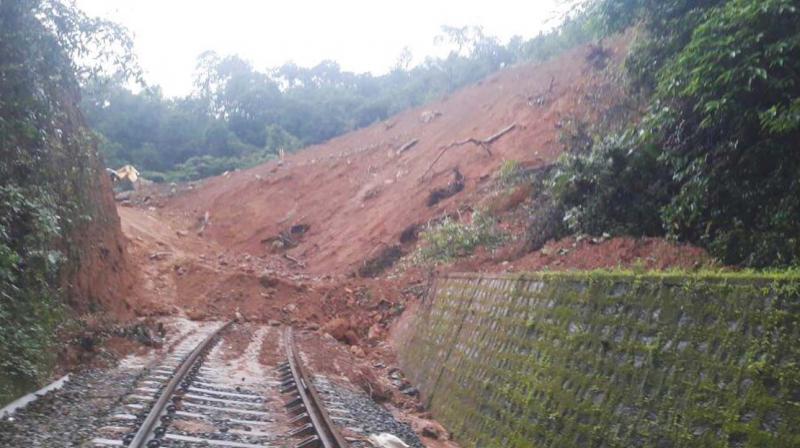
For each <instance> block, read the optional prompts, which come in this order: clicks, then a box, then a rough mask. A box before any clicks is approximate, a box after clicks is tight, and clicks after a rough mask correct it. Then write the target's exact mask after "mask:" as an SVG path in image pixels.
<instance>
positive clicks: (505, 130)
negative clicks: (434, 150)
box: [422, 123, 517, 178]
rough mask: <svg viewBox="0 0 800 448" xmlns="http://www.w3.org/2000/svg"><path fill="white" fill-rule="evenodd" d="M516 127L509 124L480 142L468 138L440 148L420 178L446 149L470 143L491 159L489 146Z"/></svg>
mask: <svg viewBox="0 0 800 448" xmlns="http://www.w3.org/2000/svg"><path fill="white" fill-rule="evenodd" d="M516 127H517V123H511V124H510V125H508V126H506V127H504V128H503V129H501V130H499V131H498V132H496V133H495V134H492V135H491V136H489V137H486V138H484V139H482V140H479V139H476V138H475V137H470V138H468V139H465V140H459V141H455V142H453V143H450V144H449V145H446V146H443V147H442V148H441V151H440V152H439V155H437V156H436V158H435V159H433V162H431V165H430V166H429V167H428V170H427V171H425V174H423V175H422V177H423V178H424V177H425V176H426V175H427V174H428V173H429V172H430V171H431V170H432V169H433V166H434V165H436V162H438V161H439V159H441V158H442V156H443V155H444V153H445V152H447V150H448V149H450V148H455V147H457V146H463V145H466V144H467V143H472V144H474V145H476V146H480V147H481V148H483V150H484V151H486V153H487V154H489V157H491V156H492V151H491V150H490V149H489V145H491V144H492V143H494V142H495V141H497V140H498V139H499V138H500V137H502V136H504V135H506V134H508V133H509V132H511V131H512V130H514V128H516Z"/></svg>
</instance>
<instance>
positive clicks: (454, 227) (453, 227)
mask: <svg viewBox="0 0 800 448" xmlns="http://www.w3.org/2000/svg"><path fill="white" fill-rule="evenodd" d="M505 240H506V235H504V234H503V233H502V232H500V231H499V230H498V229H497V226H496V225H495V222H494V218H493V217H492V216H491V215H488V214H486V213H483V212H480V211H475V212H473V213H472V219H471V220H470V222H468V223H467V222H462V221H461V220H456V219H454V218H452V217H450V216H445V217H444V219H442V220H441V221H439V222H437V223H436V224H432V225H429V226H428V228H427V229H425V230H424V231H422V232H421V233H420V241H421V242H420V244H419V246H418V248H417V250H416V251H415V252H414V254H413V256H412V259H413V261H414V262H415V263H418V264H426V263H442V262H448V261H453V260H455V259H456V258H461V257H465V256H467V255H470V254H472V253H473V252H474V251H475V249H477V248H478V247H479V246H485V247H488V248H493V247H496V246H498V245H500V244H501V243H502V242H503V241H505Z"/></svg>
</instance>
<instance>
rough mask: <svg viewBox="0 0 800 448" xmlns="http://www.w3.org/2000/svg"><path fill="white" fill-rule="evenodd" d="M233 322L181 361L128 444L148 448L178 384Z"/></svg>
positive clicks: (136, 447) (204, 341) (213, 334)
mask: <svg viewBox="0 0 800 448" xmlns="http://www.w3.org/2000/svg"><path fill="white" fill-rule="evenodd" d="M231 323H232V322H228V323H226V324H225V325H223V326H221V327H219V328H218V329H216V330H215V331H214V332H213V333H211V334H210V335H208V337H206V338H205V339H204V340H203V342H201V343H200V344H198V345H197V347H195V349H194V350H192V352H191V353H190V354H189V356H187V357H186V359H185V360H184V361H183V362H182V363H181V365H180V367H179V368H178V370H177V371H176V372H175V373H174V374H173V375H172V378H171V379H170V380H169V383H167V385H166V387H165V388H164V390H163V391H162V392H161V396H159V397H158V400H157V401H156V403H155V404H154V405H153V407H152V408H151V409H150V413H148V414H147V417H146V418H145V420H144V422H143V423H142V425H141V426H140V427H139V430H138V431H136V435H135V436H134V438H133V440H131V442H130V443H129V444H128V447H130V448H146V447H147V446H148V442H150V441H151V440H152V439H153V438H154V435H155V434H154V431H155V429H156V427H157V424H158V422H159V419H160V418H161V416H162V415H164V414H166V408H167V405H168V404H169V402H170V400H171V398H172V395H173V394H174V393H175V390H176V389H177V388H178V386H179V385H180V384H181V383H182V382H183V380H184V378H185V377H186V374H187V373H189V370H190V369H191V368H192V366H193V365H194V364H195V362H197V360H198V359H199V358H200V356H201V355H202V354H203V352H204V351H206V350H207V349H209V348H210V347H211V346H212V345H213V342H214V339H215V338H216V337H217V336H218V335H219V334H220V333H221V332H222V331H223V330H225V329H226V328H228V327H229V326H230V325H231Z"/></svg>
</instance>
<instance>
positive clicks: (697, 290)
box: [399, 273, 800, 448]
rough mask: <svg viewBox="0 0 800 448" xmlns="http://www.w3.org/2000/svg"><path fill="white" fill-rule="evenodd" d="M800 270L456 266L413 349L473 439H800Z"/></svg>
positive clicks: (415, 334) (414, 376) (741, 443)
mask: <svg viewBox="0 0 800 448" xmlns="http://www.w3.org/2000/svg"><path fill="white" fill-rule="evenodd" d="M799 290H800V278H798V277H796V276H793V277H792V276H789V277H787V276H771V277H770V276H746V275H727V276H726V275H712V276H682V275H668V274H662V275H655V274H654V275H626V274H612V273H590V274H566V273H565V274H556V273H542V274H526V275H516V276H499V277H487V276H479V275H469V274H460V275H450V276H448V277H445V278H440V279H438V280H437V282H436V284H435V287H434V289H433V291H432V293H431V294H430V296H429V297H427V298H426V299H425V302H424V303H423V305H422V307H421V308H420V310H419V313H418V315H417V317H416V318H415V321H414V322H413V323H412V324H411V331H409V332H408V334H407V335H406V337H405V338H403V339H402V341H401V346H400V348H399V353H400V359H401V363H402V365H403V367H404V369H405V372H406V374H407V375H408V376H409V378H410V379H411V380H412V381H413V382H415V383H416V384H417V386H418V388H419V389H420V391H421V392H422V394H423V398H424V399H425V400H426V401H427V403H428V404H429V406H430V408H431V410H432V412H433V414H434V415H435V416H436V417H437V418H438V419H440V420H441V421H442V422H443V423H444V424H445V425H447V426H448V427H449V429H451V430H452V431H453V432H454V433H455V434H456V435H457V438H458V439H459V441H460V442H461V443H462V444H463V445H464V446H472V447H481V448H483V447H557V448H563V447H639V446H641V447H800V323H799V322H798V316H800V292H799Z"/></svg>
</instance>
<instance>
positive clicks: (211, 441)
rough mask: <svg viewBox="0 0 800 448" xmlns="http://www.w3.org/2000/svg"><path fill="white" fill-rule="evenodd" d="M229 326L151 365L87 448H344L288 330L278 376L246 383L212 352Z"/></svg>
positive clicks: (196, 337)
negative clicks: (269, 391) (109, 447)
mask: <svg viewBox="0 0 800 448" xmlns="http://www.w3.org/2000/svg"><path fill="white" fill-rule="evenodd" d="M232 325H233V324H232V323H227V324H224V325H221V326H219V327H218V328H216V329H213V330H211V331H206V332H202V333H198V334H195V335H193V337H191V338H187V339H186V340H184V341H182V342H181V343H180V344H178V346H177V347H175V348H174V350H173V351H172V353H171V354H169V355H168V356H166V357H165V358H164V359H162V360H160V361H159V362H157V363H153V364H152V365H148V366H146V368H145V373H144V374H143V376H142V377H141V379H140V380H139V381H138V382H137V384H136V387H135V390H134V391H133V392H132V393H130V394H128V395H127V396H125V397H124V398H123V399H122V403H121V406H120V408H119V409H117V410H116V411H115V412H113V413H112V414H111V415H110V416H109V419H108V420H107V422H106V424H105V425H104V426H103V427H101V428H100V430H99V433H98V434H96V436H95V437H93V438H92V440H91V444H90V445H89V446H95V447H106V446H123V447H125V446H127V447H135V448H143V447H147V448H156V447H179V448H183V447H230V448H256V447H296V448H311V447H320V448H345V447H347V446H348V444H347V441H346V440H345V439H344V438H343V437H342V436H341V435H340V434H339V433H338V431H337V429H336V427H335V425H334V423H333V421H332V419H331V418H330V416H329V415H328V413H327V411H326V410H325V408H324V405H323V404H322V403H323V402H322V400H321V398H320V396H319V393H318V392H317V390H316V389H315V388H314V386H313V384H312V381H311V380H310V376H309V372H308V370H307V368H306V367H305V366H304V365H303V363H302V360H301V358H300V356H299V355H298V352H297V350H296V348H295V347H294V339H293V335H292V332H291V330H286V331H285V332H284V335H283V345H284V350H285V357H286V358H285V362H283V363H281V364H279V365H278V366H277V368H276V370H275V374H274V375H263V378H260V379H259V381H258V382H256V383H246V384H242V383H241V382H240V381H238V378H233V376H234V373H235V372H234V371H233V369H231V368H230V367H228V366H226V363H225V362H223V361H222V360H221V359H217V358H220V356H219V355H218V354H216V352H214V349H215V347H216V346H217V344H218V343H219V341H220V339H221V338H222V336H223V334H224V333H225V332H226V331H230V328H231V326H232ZM262 336H263V335H262ZM241 380H242V381H243V380H244V378H242V379H241ZM265 390H271V391H272V393H271V394H265V393H264V391H265ZM267 395H269V396H267Z"/></svg>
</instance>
